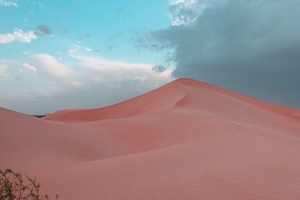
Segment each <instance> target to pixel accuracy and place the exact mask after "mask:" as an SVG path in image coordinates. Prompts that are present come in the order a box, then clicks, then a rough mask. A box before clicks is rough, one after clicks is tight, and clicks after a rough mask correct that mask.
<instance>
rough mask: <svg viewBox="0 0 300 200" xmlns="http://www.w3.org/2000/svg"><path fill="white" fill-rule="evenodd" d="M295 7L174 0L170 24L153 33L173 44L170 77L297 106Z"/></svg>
mask: <svg viewBox="0 0 300 200" xmlns="http://www.w3.org/2000/svg"><path fill="white" fill-rule="evenodd" d="M299 7H300V1H298V0H289V1H274V0H264V1H248V0H240V1H235V0H223V1H219V0H211V1H207V0H177V1H172V3H171V5H170V15H171V18H172V19H173V22H172V25H171V26H170V27H168V28H166V29H162V30H159V31H156V32H153V33H152V35H153V37H154V38H155V40H156V42H157V45H158V46H159V45H165V46H171V47H172V48H173V49H174V56H173V58H174V61H175V62H176V63H177V67H176V69H175V70H174V72H173V76H174V77H190V78H194V79H198V80H201V81H205V82H209V83H213V84H217V85H220V86H222V87H226V88H229V89H233V90H235V91H238V92H241V93H244V94H247V95H250V96H253V97H256V98H260V99H263V100H267V101H271V102H274V103H278V104H282V105H285V106H290V107H298V108H300V104H299V102H298V101H296V100H297V99H298V100H299V99H300V90H299V85H300V66H299V63H300V56H299V54H300V27H299V25H298V24H299V19H300V12H298V8H299Z"/></svg>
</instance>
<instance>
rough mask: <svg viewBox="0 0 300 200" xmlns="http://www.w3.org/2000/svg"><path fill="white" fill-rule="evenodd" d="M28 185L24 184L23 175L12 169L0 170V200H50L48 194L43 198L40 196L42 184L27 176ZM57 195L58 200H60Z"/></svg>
mask: <svg viewBox="0 0 300 200" xmlns="http://www.w3.org/2000/svg"><path fill="white" fill-rule="evenodd" d="M25 176H26V178H27V181H25V182H27V183H28V184H26V183H24V180H23V178H22V174H21V173H19V172H14V171H12V170H11V169H6V170H5V171H2V170H0V200H43V199H46V200H49V199H50V198H49V196H48V195H47V194H46V195H44V196H42V195H41V194H40V187H41V185H40V183H38V182H37V181H36V177H35V178H34V179H32V178H30V177H28V176H27V174H26V173H25ZM58 197H59V196H58V195H56V200H57V199H58Z"/></svg>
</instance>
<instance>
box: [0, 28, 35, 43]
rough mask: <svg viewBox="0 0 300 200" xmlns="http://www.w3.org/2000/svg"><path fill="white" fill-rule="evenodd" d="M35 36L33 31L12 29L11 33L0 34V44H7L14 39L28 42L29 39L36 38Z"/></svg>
mask: <svg viewBox="0 0 300 200" xmlns="http://www.w3.org/2000/svg"><path fill="white" fill-rule="evenodd" d="M36 38H37V36H36V35H35V34H34V32H33V31H29V32H27V33H25V32H23V31H22V30H20V29H14V32H13V33H8V34H0V44H8V43H12V42H15V41H18V42H23V43H30V42H31V40H33V39H36Z"/></svg>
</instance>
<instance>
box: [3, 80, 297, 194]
mask: <svg viewBox="0 0 300 200" xmlns="http://www.w3.org/2000/svg"><path fill="white" fill-rule="evenodd" d="M0 141H1V145H0V168H1V169H4V168H12V169H13V170H21V171H25V172H27V173H29V174H30V175H36V176H37V177H38V179H39V180H40V182H41V183H42V187H43V188H44V191H45V192H47V193H49V194H54V193H59V194H60V195H61V197H60V199H130V200H134V199H300V156H299V155H300V111H298V110H293V109H288V108H284V107H280V106H277V105H273V104H270V103H266V102H262V101H259V100H256V99H253V98H250V97H246V96H243V95H240V94H237V93H234V92H231V91H228V90H225V89H222V88H219V87H216V86H213V85H209V84H206V83H202V82H198V81H195V80H191V79H178V80H176V81H173V82H171V83H169V84H167V85H165V86H163V87H161V88H158V89H156V90H154V91H152V92H149V93H146V94H144V95H141V96H139V97H136V98H133V99H130V100H128V101H125V102H122V103H119V104H116V105H112V106H108V107H104V108H97V109H86V110H84V109H81V110H62V111H58V112H56V113H53V114H51V115H49V116H47V117H45V118H44V119H36V118H32V117H30V116H26V115H23V114H20V113H16V112H13V111H10V110H6V109H0Z"/></svg>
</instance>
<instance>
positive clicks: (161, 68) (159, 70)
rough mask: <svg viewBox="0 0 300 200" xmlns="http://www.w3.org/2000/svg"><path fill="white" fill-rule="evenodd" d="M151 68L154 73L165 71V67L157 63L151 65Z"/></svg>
mask: <svg viewBox="0 0 300 200" xmlns="http://www.w3.org/2000/svg"><path fill="white" fill-rule="evenodd" d="M152 70H153V71H155V72H156V73H162V72H164V71H166V70H167V68H166V67H165V66H163V65H161V64H157V65H154V66H153V67H152Z"/></svg>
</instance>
